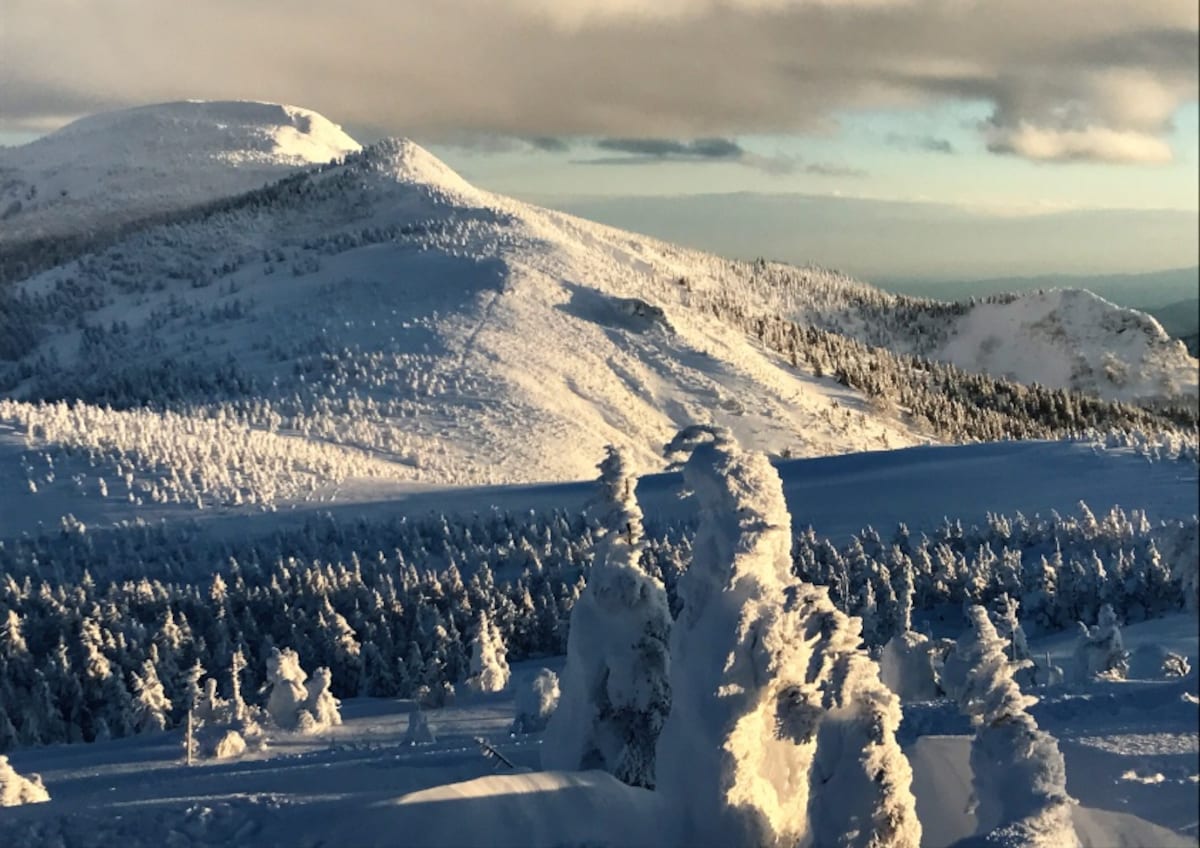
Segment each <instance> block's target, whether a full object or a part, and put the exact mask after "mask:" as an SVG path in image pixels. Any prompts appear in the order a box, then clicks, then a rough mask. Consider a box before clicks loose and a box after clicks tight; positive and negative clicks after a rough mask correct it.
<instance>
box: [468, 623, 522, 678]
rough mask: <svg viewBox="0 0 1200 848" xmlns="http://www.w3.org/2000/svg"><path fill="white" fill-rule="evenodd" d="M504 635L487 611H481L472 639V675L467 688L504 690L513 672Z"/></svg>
mask: <svg viewBox="0 0 1200 848" xmlns="http://www.w3.org/2000/svg"><path fill="white" fill-rule="evenodd" d="M505 654H506V651H505V648H504V637H503V636H501V635H500V631H499V630H498V629H497V628H496V626H495V625H494V624H492V622H491V620H490V619H489V618H488V617H487V614H486V613H480V615H479V621H478V623H477V624H476V627H475V636H474V637H473V638H472V639H471V675H470V677H468V678H467V688H469V689H471V690H472V691H475V692H502V691H504V687H505V686H507V685H508V679H509V677H510V676H511V672H510V671H509V668H508V660H507V659H506V657H505Z"/></svg>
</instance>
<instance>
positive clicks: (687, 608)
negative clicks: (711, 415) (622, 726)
mask: <svg viewBox="0 0 1200 848" xmlns="http://www.w3.org/2000/svg"><path fill="white" fill-rule="evenodd" d="M668 453H669V454H680V453H682V454H686V455H688V458H687V461H686V462H685V464H684V466H683V479H684V485H685V486H686V487H687V488H688V489H689V490H690V491H691V492H692V493H693V494H694V496H695V497H696V499H697V501H698V506H699V524H698V527H699V529H698V531H697V534H696V539H695V542H694V546H693V558H692V564H691V567H690V568H689V569H688V570H687V571H686V572H685V573H684V574H683V575H681V577H680V579H679V584H678V593H679V595H680V598H681V604H682V607H681V610H680V613H679V617H678V619H677V620H676V621H675V624H674V627H673V630H672V633H671V658H672V666H671V691H672V706H671V712H670V715H669V716H668V717H667V721H666V723H665V724H664V727H663V731H662V735H661V737H660V739H659V746H658V765H659V788H660V790H661V791H662V792H663V793H664V795H665V796H666V797H667V799H668V800H669V802H670V804H671V805H672V807H673V808H674V809H677V810H679V811H680V813H681V814H682V816H683V831H684V832H683V839H684V841H685V842H691V843H697V844H698V843H705V844H722V845H777V844H778V845H785V844H822V845H824V844H831V845H846V846H868V845H870V846H906V848H908V846H911V848H916V846H917V845H918V844H919V843H920V833H921V830H920V824H919V822H918V821H917V817H916V809H915V800H914V798H913V795H912V792H911V789H910V784H911V770H910V768H909V765H908V762H907V760H906V759H905V758H904V755H903V754H902V753H901V751H900V748H899V745H898V744H897V743H896V739H895V730H896V727H897V726H898V725H899V721H900V710H899V703H898V701H897V699H896V697H895V696H894V695H893V694H892V693H891V692H889V691H888V690H887V688H886V687H884V686H883V684H882V683H881V682H880V680H879V676H878V669H877V666H875V664H874V663H873V662H872V661H871V660H870V659H869V658H868V657H867V656H866V655H865V654H864V653H863V652H861V650H860V649H859V642H860V636H861V634H860V630H859V625H858V622H857V620H854V619H848V618H847V617H846V616H845V615H844V614H843V613H841V612H839V611H838V610H836V609H835V608H834V607H833V604H832V603H831V602H830V600H829V596H828V593H827V591H826V590H825V589H824V588H818V587H815V586H812V585H810V584H803V583H798V582H797V581H796V580H795V578H794V577H793V575H792V572H791V557H790V547H791V518H790V516H789V514H788V511H787V508H786V505H785V503H784V499H783V489H782V484H781V482H780V479H779V475H778V474H777V473H776V471H775V469H774V468H772V467H771V465H770V463H769V462H768V461H767V458H766V457H765V456H762V455H759V454H752V453H747V452H744V451H742V450H741V449H739V448H738V447H737V445H736V444H734V443H733V441H732V438H731V437H730V435H729V434H728V432H727V431H724V430H719V429H715V428H709V427H691V428H687V429H685V430H683V431H681V432H680V433H679V435H678V436H676V438H675V440H674V441H673V442H672V443H671V444H670V445H669V446H668ZM851 751H853V752H854V754H851V753H850V752H851ZM847 793H850V794H847Z"/></svg>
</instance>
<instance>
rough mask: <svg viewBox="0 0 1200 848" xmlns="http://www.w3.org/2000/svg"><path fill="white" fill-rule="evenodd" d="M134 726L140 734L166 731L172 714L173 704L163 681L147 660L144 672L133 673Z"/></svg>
mask: <svg viewBox="0 0 1200 848" xmlns="http://www.w3.org/2000/svg"><path fill="white" fill-rule="evenodd" d="M132 677H133V724H134V729H135V730H136V731H137V732H138V733H144V732H147V731H156V730H164V729H166V726H167V721H168V716H170V714H171V702H170V701H169V700H167V695H166V692H165V691H164V690H163V685H162V681H160V680H159V679H158V672H157V671H156V670H155V668H154V663H153V662H151V661H150V660H149V659H147V660H146V661H145V662H143V663H142V671H141V673H140V674H139V673H138V672H136V671H135V672H133V674H132Z"/></svg>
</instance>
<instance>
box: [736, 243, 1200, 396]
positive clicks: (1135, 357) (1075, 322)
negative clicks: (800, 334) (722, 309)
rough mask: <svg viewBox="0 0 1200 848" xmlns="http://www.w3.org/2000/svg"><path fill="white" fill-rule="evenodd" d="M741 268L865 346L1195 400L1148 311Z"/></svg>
mask: <svg viewBox="0 0 1200 848" xmlns="http://www.w3.org/2000/svg"><path fill="white" fill-rule="evenodd" d="M747 267H748V268H751V269H752V270H751V273H752V275H753V278H754V279H753V287H752V291H753V293H754V294H753V296H754V297H755V298H756V299H757V300H758V302H760V303H761V304H765V305H769V306H770V308H772V309H774V310H775V311H777V312H778V313H779V314H782V315H785V316H788V317H790V318H792V319H793V320H796V321H800V322H801V323H807V324H813V325H816V326H820V327H823V328H824V329H827V330H830V331H833V332H837V333H841V334H844V335H847V336H850V337H852V338H855V339H858V340H860V341H862V342H864V343H866V344H871V345H876V346H879V347H885V348H887V349H889V350H892V351H894V352H897V353H901V354H909V355H915V356H921V357H926V358H929V359H933V360H936V361H939V362H946V363H949V364H952V365H955V366H957V367H959V368H961V369H963V370H964V371H968V372H972V373H984V374H990V375H992V376H995V377H1001V378H1005V379H1010V380H1013V381H1015V382H1019V383H1025V384H1030V383H1037V384H1039V385H1042V386H1046V387H1049V388H1056V389H1065V390H1069V391H1075V392H1081V393H1084V394H1088V395H1092V396H1095V397H1100V398H1104V399H1108V400H1120V401H1139V400H1149V399H1155V398H1157V399H1177V400H1184V401H1185V402H1188V403H1191V404H1193V405H1194V403H1195V398H1196V396H1197V391H1198V372H1200V363H1197V361H1196V359H1195V357H1193V356H1191V355H1190V354H1189V353H1188V351H1187V349H1186V347H1185V346H1184V344H1183V343H1182V342H1180V341H1178V340H1176V339H1173V338H1171V337H1170V335H1168V334H1167V332H1166V331H1165V330H1164V329H1163V328H1162V326H1161V325H1160V324H1159V323H1158V321H1157V320H1155V319H1154V318H1152V317H1151V316H1149V315H1146V314H1145V313H1143V312H1139V311H1137V310H1134V309H1126V308H1123V307H1119V306H1116V305H1114V304H1112V303H1110V302H1108V301H1107V300H1104V299H1103V298H1101V297H1098V296H1096V295H1095V294H1092V293H1091V292H1089V291H1085V290H1083V289H1051V290H1049V291H1031V292H1021V293H1015V294H999V295H993V296H991V297H988V298H985V299H983V300H978V301H972V302H969V303H951V302H943V301H936V300H923V299H920V298H912V297H908V296H905V295H895V294H891V293H888V292H884V291H881V290H879V289H876V288H874V287H872V286H868V285H865V284H863V283H858V282H857V281H854V280H852V279H850V278H848V277H844V276H841V275H838V274H832V273H830V272H827V271H821V270H819V269H807V270H805V269H797V268H794V267H792V266H789V265H779V264H774V263H758V264H755V265H752V266H747ZM1186 399H1190V400H1186Z"/></svg>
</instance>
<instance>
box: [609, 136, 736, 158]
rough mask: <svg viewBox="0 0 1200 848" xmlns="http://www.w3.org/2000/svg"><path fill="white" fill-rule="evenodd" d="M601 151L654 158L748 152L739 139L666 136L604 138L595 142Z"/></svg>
mask: <svg viewBox="0 0 1200 848" xmlns="http://www.w3.org/2000/svg"><path fill="white" fill-rule="evenodd" d="M596 147H598V148H599V149H600V150H608V151H612V152H614V153H629V154H632V155H634V156H644V157H649V158H654V159H718V160H719V159H726V160H729V159H733V160H737V159H741V158H742V157H743V156H745V155H746V151H745V150H743V149H742V146H741V145H740V144H738V143H737V142H736V141H733V140H731V139H727V138H700V139H696V140H695V141H676V140H674V139H667V138H602V139H600V140H599V141H597V142H596Z"/></svg>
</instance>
